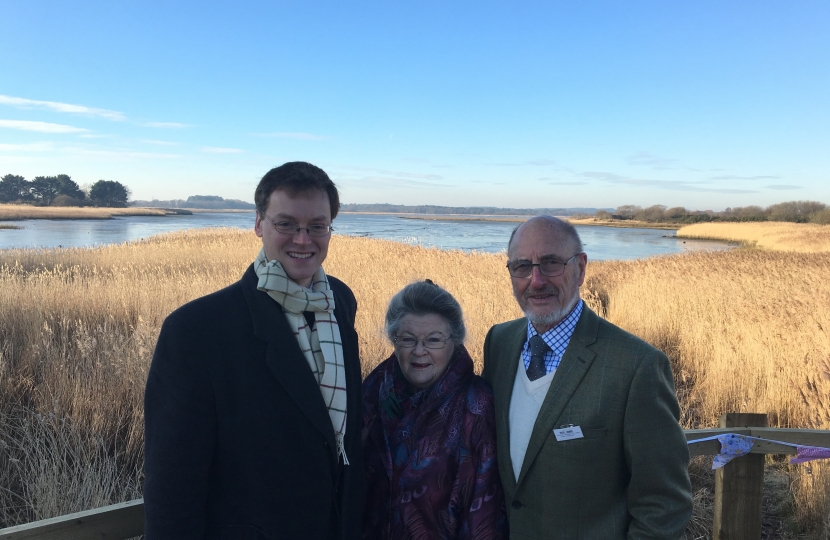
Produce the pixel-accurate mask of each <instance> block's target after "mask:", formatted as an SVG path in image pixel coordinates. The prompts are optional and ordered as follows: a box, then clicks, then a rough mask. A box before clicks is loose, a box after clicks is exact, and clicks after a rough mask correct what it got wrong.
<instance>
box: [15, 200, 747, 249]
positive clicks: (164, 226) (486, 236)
mask: <svg viewBox="0 0 830 540" xmlns="http://www.w3.org/2000/svg"><path fill="white" fill-rule="evenodd" d="M5 223H8V224H12V225H15V226H18V227H22V228H21V229H0V250H3V249H9V248H34V249H44V248H45V249H48V248H59V247H92V246H100V245H104V244H114V243H121V242H128V241H131V240H138V239H140V238H146V237H148V236H152V235H154V234H160V233H164V232H171V231H179V230H184V229H198V228H204V227H238V228H243V229H251V230H252V232H251V234H253V225H254V212H253V211H251V212H238V213H224V212H200V213H194V214H193V215H190V216H164V217H158V216H136V217H124V218H118V219H107V220H25V221H14V222H5ZM517 224H518V223H511V222H503V221H484V220H482V221H448V220H447V221H442V220H424V219H408V218H404V217H400V216H397V215H393V214H340V215H339V216H337V219H335V220H334V233H335V235H337V234H344V235H350V236H365V237H371V238H384V239H388V240H395V241H398V242H404V243H407V244H413V245H422V246H426V247H437V248H441V249H460V250H465V251H471V250H475V251H483V252H489V253H496V252H500V251H504V250H505V249H506V247H507V239H508V238H509V237H510V232H511V231H512V230H513V228H514V227H516V225H517ZM577 230H578V231H579V235H580V237H581V238H582V243H583V244H584V246H585V251H586V253H588V258H589V260H604V259H618V260H622V259H640V258H645V257H651V256H653V255H660V254H667V253H682V252H684V251H690V250H699V249H728V248H729V247H731V246H730V245H729V244H726V243H723V242H710V241H696V240H682V239H678V238H673V236H674V234H675V232H676V231H672V230H658V229H625V228H612V227H595V226H582V227H577Z"/></svg>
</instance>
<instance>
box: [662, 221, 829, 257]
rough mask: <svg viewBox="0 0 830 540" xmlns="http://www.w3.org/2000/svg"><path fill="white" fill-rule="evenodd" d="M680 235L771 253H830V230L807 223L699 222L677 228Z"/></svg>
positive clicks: (681, 236) (823, 226)
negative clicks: (724, 242)
mask: <svg viewBox="0 0 830 540" xmlns="http://www.w3.org/2000/svg"><path fill="white" fill-rule="evenodd" d="M677 236H678V237H680V238H697V239H702V240H726V241H727V242H737V243H740V244H743V245H745V246H748V247H757V248H761V249H767V250H771V251H797V252H800V253H826V252H830V227H828V226H827V225H815V224H808V223H783V222H760V223H727V222H716V223H697V224H695V225H687V226H685V227H682V228H680V229H678V231H677Z"/></svg>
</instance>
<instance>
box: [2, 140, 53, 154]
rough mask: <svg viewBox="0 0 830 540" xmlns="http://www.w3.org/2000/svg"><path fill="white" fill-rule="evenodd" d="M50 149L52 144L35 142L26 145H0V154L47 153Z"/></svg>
mask: <svg viewBox="0 0 830 540" xmlns="http://www.w3.org/2000/svg"><path fill="white" fill-rule="evenodd" d="M52 149H53V146H52V143H48V142H36V143H27V144H3V143H0V152H48V151H50V150H52Z"/></svg>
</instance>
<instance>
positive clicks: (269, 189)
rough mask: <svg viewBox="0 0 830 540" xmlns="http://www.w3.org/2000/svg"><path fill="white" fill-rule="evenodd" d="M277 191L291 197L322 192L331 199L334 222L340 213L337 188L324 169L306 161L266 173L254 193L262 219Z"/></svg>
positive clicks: (292, 163) (275, 168) (290, 163)
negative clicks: (310, 192)
mask: <svg viewBox="0 0 830 540" xmlns="http://www.w3.org/2000/svg"><path fill="white" fill-rule="evenodd" d="M276 190H282V191H285V192H286V193H288V195H289V196H291V197H296V196H297V195H299V194H301V193H303V194H304V193H308V192H309V191H322V192H323V193H325V194H326V195H328V197H329V205H330V206H331V219H332V220H333V219H334V218H336V217H337V212H339V211H340V195H339V194H338V193H337V186H335V185H334V182H332V181H331V178H329V175H327V174H326V172H325V171H324V170H323V169H321V168H320V167H316V166H314V165H312V164H311V163H306V162H305V161H289V162H288V163H285V164H283V165H280V166H279V167H274V168H273V169H271V170H270V171H268V172H267V173H265V176H263V177H262V180H260V181H259V185H258V186H257V187H256V192H254V203H255V204H256V209H257V212H259V215H260V217H265V212H266V211H267V210H268V202H269V201H270V199H271V194H272V193H273V192H274V191H276Z"/></svg>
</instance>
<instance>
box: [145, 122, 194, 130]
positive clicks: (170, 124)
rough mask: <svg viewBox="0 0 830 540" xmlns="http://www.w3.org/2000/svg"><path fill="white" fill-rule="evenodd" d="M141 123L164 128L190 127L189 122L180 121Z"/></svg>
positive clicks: (146, 125)
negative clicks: (182, 122)
mask: <svg viewBox="0 0 830 540" xmlns="http://www.w3.org/2000/svg"><path fill="white" fill-rule="evenodd" d="M141 125H142V126H145V127H154V128H163V129H182V128H186V127H190V126H188V125H187V124H181V123H179V122H142V124H141Z"/></svg>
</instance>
